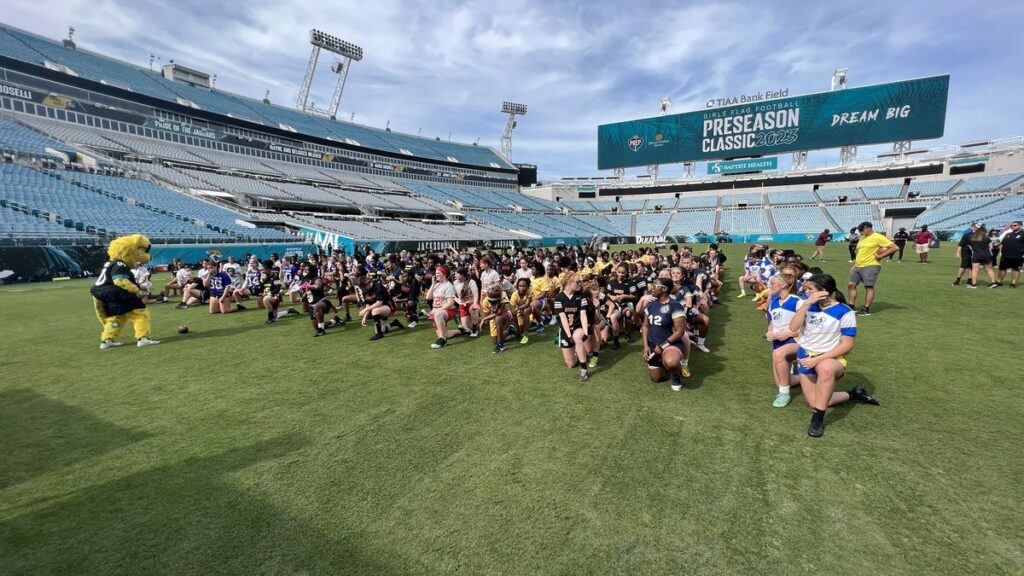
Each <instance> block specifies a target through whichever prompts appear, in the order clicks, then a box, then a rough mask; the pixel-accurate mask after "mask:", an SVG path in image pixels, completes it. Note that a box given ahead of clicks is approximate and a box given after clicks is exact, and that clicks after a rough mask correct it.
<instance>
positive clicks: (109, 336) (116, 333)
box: [92, 298, 150, 341]
mask: <svg viewBox="0 0 1024 576" xmlns="http://www.w3.org/2000/svg"><path fill="white" fill-rule="evenodd" d="M92 303H93V305H95V307H96V317H97V318H99V320H100V324H102V325H103V334H102V335H101V336H100V340H101V341H103V340H117V339H118V338H120V337H121V329H122V328H124V325H125V323H126V322H131V323H132V326H133V327H134V328H135V339H136V340H139V339H141V338H145V337H147V336H149V329H150V323H149V318H150V317H149V308H142V309H139V310H132V311H130V312H128V313H126V314H120V315H118V316H107V315H106V312H105V311H104V310H103V302H100V301H99V300H97V299H96V298H93V299H92Z"/></svg>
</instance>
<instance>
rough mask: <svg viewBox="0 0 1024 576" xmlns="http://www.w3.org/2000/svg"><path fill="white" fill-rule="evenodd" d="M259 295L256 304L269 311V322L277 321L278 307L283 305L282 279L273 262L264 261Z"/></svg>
mask: <svg viewBox="0 0 1024 576" xmlns="http://www.w3.org/2000/svg"><path fill="white" fill-rule="evenodd" d="M259 290H260V293H259V297H258V298H257V300H256V304H257V305H258V306H259V307H260V308H263V309H264V310H266V311H267V324H273V323H274V322H276V321H277V308H278V306H280V305H281V279H280V278H279V277H278V276H277V275H276V274H274V269H273V268H272V264H271V263H270V262H269V261H267V262H264V263H263V270H262V272H261V273H260V276H259Z"/></svg>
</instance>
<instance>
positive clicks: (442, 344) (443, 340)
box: [430, 338, 448, 350]
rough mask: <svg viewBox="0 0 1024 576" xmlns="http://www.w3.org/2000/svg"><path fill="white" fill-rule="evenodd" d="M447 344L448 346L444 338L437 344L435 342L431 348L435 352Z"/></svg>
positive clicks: (438, 340)
mask: <svg viewBox="0 0 1024 576" xmlns="http://www.w3.org/2000/svg"><path fill="white" fill-rule="evenodd" d="M447 344H448V341H447V340H445V339H444V338H438V339H437V341H436V342H434V343H433V344H431V345H430V347H431V348H433V349H434V350H438V349H440V348H444V347H445V345H447Z"/></svg>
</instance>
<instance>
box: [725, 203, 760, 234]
mask: <svg viewBox="0 0 1024 576" xmlns="http://www.w3.org/2000/svg"><path fill="white" fill-rule="evenodd" d="M721 228H722V230H725V231H726V232H728V233H729V234H770V233H771V231H772V229H771V224H770V223H769V222H768V217H767V215H766V213H765V211H764V210H758V209H751V210H722V225H721Z"/></svg>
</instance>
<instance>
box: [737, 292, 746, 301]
mask: <svg viewBox="0 0 1024 576" xmlns="http://www.w3.org/2000/svg"><path fill="white" fill-rule="evenodd" d="M746 297H747V293H746V292H740V293H739V295H737V296H736V299H737V300H742V299H744V298H746Z"/></svg>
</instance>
